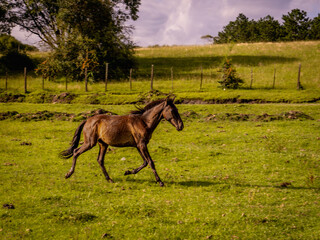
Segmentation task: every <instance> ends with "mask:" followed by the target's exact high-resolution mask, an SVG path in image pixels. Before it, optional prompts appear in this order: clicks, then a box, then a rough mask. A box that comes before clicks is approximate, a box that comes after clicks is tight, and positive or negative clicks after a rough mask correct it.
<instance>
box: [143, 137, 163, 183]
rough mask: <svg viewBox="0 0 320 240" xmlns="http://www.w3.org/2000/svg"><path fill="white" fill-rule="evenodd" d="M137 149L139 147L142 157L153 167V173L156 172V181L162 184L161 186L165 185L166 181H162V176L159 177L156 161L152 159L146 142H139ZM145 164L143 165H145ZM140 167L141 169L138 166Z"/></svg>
mask: <svg viewBox="0 0 320 240" xmlns="http://www.w3.org/2000/svg"><path fill="white" fill-rule="evenodd" d="M137 149H138V151H139V153H140V155H141V157H142V159H143V160H144V161H145V162H147V163H148V164H149V166H150V167H151V169H152V171H153V174H154V176H155V178H156V181H157V182H158V183H159V184H160V186H161V187H163V186H164V183H163V182H162V181H161V179H160V177H159V175H158V173H157V171H156V168H155V165H154V162H153V161H152V159H151V156H150V154H149V151H148V148H147V145H146V144H144V143H143V144H139V145H138V146H137ZM144 164H145V163H144ZM144 164H143V165H142V166H144ZM142 166H141V167H142ZM138 169H139V168H138ZM140 170H141V169H140ZM140 170H139V171H140Z"/></svg>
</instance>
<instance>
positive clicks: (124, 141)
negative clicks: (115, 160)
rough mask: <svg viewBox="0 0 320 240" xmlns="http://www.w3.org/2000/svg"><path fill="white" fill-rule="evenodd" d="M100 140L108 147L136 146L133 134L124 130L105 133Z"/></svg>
mask: <svg viewBox="0 0 320 240" xmlns="http://www.w3.org/2000/svg"><path fill="white" fill-rule="evenodd" d="M100 138H101V139H102V140H103V141H104V142H105V143H106V144H108V145H110V146H114V147H127V146H135V141H134V138H133V136H132V134H131V132H129V131H126V130H125V129H123V130H118V131H106V132H103V133H102V134H101V136H100Z"/></svg>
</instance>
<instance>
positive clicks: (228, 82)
mask: <svg viewBox="0 0 320 240" xmlns="http://www.w3.org/2000/svg"><path fill="white" fill-rule="evenodd" d="M219 72H222V80H221V81H218V82H219V83H220V84H221V87H222V88H232V89H237V88H239V87H240V85H241V84H242V83H243V80H242V79H241V78H239V77H238V76H237V71H236V69H235V67H234V66H233V64H232V63H231V59H228V58H227V57H226V58H225V59H224V61H223V63H222V66H221V69H220V70H219Z"/></svg>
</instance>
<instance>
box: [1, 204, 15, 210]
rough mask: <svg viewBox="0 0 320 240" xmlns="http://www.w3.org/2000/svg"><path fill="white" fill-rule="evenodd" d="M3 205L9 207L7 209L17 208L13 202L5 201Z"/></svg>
mask: <svg viewBox="0 0 320 240" xmlns="http://www.w3.org/2000/svg"><path fill="white" fill-rule="evenodd" d="M2 206H3V208H7V209H15V207H14V205H13V204H12V203H5V204H3V205H2Z"/></svg>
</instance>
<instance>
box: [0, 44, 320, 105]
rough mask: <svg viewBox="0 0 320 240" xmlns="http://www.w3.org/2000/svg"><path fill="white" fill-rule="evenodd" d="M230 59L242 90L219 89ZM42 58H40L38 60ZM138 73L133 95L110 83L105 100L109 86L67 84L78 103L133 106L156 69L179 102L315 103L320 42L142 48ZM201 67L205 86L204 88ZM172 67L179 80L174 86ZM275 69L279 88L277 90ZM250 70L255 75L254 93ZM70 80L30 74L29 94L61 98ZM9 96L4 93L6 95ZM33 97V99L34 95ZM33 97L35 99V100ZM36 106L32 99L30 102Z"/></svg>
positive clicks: (159, 81)
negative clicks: (94, 101)
mask: <svg viewBox="0 0 320 240" xmlns="http://www.w3.org/2000/svg"><path fill="white" fill-rule="evenodd" d="M225 56H229V57H230V58H231V59H232V62H233V63H234V65H235V67H236V70H237V72H238V74H239V76H240V77H241V78H242V79H243V80H244V81H245V84H244V86H243V88H242V89H239V90H226V91H224V90H223V89H221V88H219V83H218V81H219V80H220V78H221V73H219V72H218V70H219V67H220V65H221V62H222V61H223V59H224V58H225ZM35 57H36V58H39V56H38V55H37V56H35ZM136 57H137V60H138V69H136V70H134V71H133V83H132V89H131V90H130V84H129V81H128V79H123V81H121V82H116V81H112V80H111V81H110V82H109V84H108V92H107V95H106V96H105V97H104V96H103V94H104V91H105V85H104V83H92V82H90V83H89V87H88V88H89V93H85V92H84V83H80V82H72V83H69V84H68V92H72V93H74V94H78V95H80V97H79V98H78V99H77V100H75V102H74V103H90V101H91V100H90V99H89V100H87V99H86V98H92V97H91V95H92V94H96V93H99V94H102V95H101V96H100V97H99V98H100V99H99V101H98V102H99V103H101V104H112V103H118V104H120V103H133V102H136V101H137V100H139V96H140V95H141V94H142V93H146V92H148V91H150V71H151V65H152V64H154V86H153V87H154V89H156V90H159V91H162V92H166V93H168V92H172V93H174V94H175V95H177V97H178V98H180V99H201V100H205V101H208V100H214V101H221V100H222V101H224V100H227V101H228V100H230V99H240V100H249V101H252V100H253V101H255V100H258V101H261V102H293V103H300V102H316V101H319V96H320V88H319V86H320V74H319V71H318V68H319V63H320V42H319V41H309V42H287V43H252V44H236V45H227V44H221V45H205V46H174V47H157V48H138V49H137V50H136ZM299 64H301V65H302V68H301V83H302V86H303V87H304V89H305V90H303V91H297V90H296V89H297V78H298V67H299ZM201 66H202V68H203V83H202V88H201V89H200V74H201ZM171 68H173V76H174V78H173V79H174V80H173V82H172V81H171ZM275 69H276V79H275V89H273V88H272V87H273V80H274V70H275ZM251 70H252V72H253V83H252V89H250V88H249V87H250V84H251ZM23 81H24V79H23V77H22V76H10V77H9V80H8V91H7V93H10V92H12V93H14V94H16V93H17V92H18V93H23V92H24V83H23ZM64 81H65V79H64V78H62V79H57V80H56V82H53V81H50V82H49V81H45V91H41V89H42V79H41V78H39V77H37V76H33V75H32V74H30V75H29V76H28V91H30V92H31V93H34V94H35V93H39V92H40V93H43V92H45V93H49V94H57V93H59V92H63V91H66V90H65V89H66V87H65V82H64ZM0 88H1V89H2V91H3V89H4V88H5V81H4V77H3V76H2V78H0ZM3 92H4V91H3ZM29 95H30V94H29ZM31 98H32V97H31ZM26 101H27V102H33V99H29V100H28V99H26Z"/></svg>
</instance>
